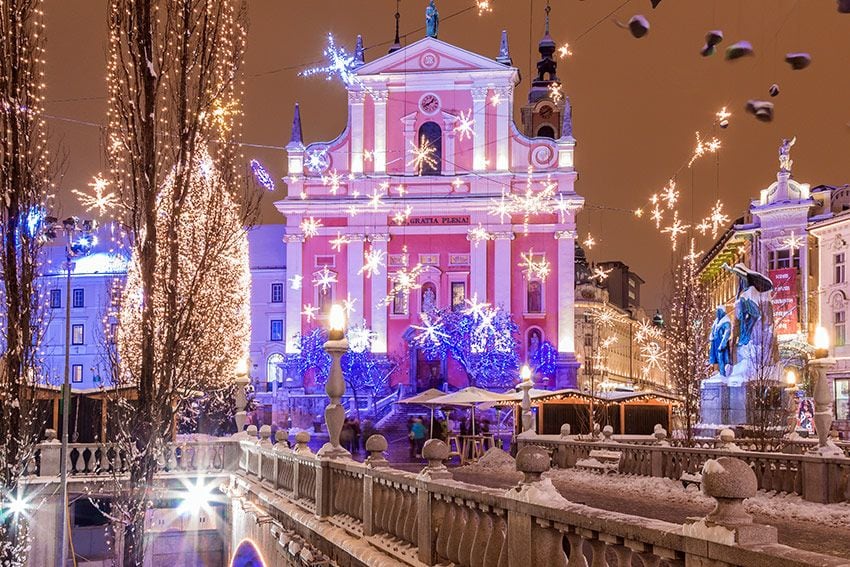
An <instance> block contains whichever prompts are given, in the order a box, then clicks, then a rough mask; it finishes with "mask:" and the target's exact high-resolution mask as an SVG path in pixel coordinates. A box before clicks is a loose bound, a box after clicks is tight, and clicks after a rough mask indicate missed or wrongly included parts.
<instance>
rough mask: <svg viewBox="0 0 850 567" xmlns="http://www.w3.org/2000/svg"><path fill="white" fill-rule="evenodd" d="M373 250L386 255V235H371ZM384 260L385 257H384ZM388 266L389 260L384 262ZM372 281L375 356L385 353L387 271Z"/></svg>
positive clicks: (387, 239)
mask: <svg viewBox="0 0 850 567" xmlns="http://www.w3.org/2000/svg"><path fill="white" fill-rule="evenodd" d="M369 240H370V242H371V246H372V249H373V250H380V251H382V252H384V254H386V252H387V242H389V240H390V235H389V234H388V233H384V234H373V235H371V236H370V237H369ZM384 257H385V258H386V256H384ZM386 263H387V264H389V260H388V259H387V260H386ZM371 280H372V290H371V291H372V325H371V326H372V331H373V332H374V333H375V340H374V341H372V352H374V353H376V354H386V352H387V306H386V305H384V298H385V297H386V296H387V271H386V268H384V270H383V271H382V272H379V273H378V274H375V275H373V276H372V277H371Z"/></svg>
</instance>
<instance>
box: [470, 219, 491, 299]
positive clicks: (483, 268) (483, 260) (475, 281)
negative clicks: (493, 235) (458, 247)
mask: <svg viewBox="0 0 850 567" xmlns="http://www.w3.org/2000/svg"><path fill="white" fill-rule="evenodd" d="M466 238H467V240H469V287H470V290H469V291H470V293H469V296H470V297H475V296H478V301H487V242H486V241H484V242H477V241H475V240H472V239H471V238H470V237H469V236H468V235H467V237H466Z"/></svg>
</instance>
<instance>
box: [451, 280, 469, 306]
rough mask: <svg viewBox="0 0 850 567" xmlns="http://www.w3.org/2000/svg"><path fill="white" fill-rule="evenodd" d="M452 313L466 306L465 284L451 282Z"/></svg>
mask: <svg viewBox="0 0 850 567" xmlns="http://www.w3.org/2000/svg"><path fill="white" fill-rule="evenodd" d="M451 290H452V311H459V310H461V309H463V307H464V305H465V304H466V283H465V282H452V287H451Z"/></svg>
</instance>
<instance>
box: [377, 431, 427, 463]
mask: <svg viewBox="0 0 850 567" xmlns="http://www.w3.org/2000/svg"><path fill="white" fill-rule="evenodd" d="M388 447H389V445H388V444H387V439H386V437H384V436H383V435H370V436H369V438H368V439H366V451H367V452H368V453H369V456H368V457H367V458H366V462H365V464H366V466H367V467H369V468H371V469H379V468H386V467H389V466H390V463H389V461H387V459H386V457H384V452H386V450H387V448H388ZM423 451H424V448H423Z"/></svg>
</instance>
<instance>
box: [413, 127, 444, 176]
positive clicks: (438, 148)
mask: <svg viewBox="0 0 850 567" xmlns="http://www.w3.org/2000/svg"><path fill="white" fill-rule="evenodd" d="M424 144H428V146H429V147H431V148H433V151H432V152H430V159H426V160H423V161H422V163H421V164H420V165H419V171H417V172H416V173H418V174H419V175H440V172H441V171H442V169H443V130H442V129H441V128H440V127H439V126H438V125H437V123H436V122H426V123H424V124H423V125H422V126H420V127H419V147H420V148H422V146H423V145H424Z"/></svg>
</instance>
